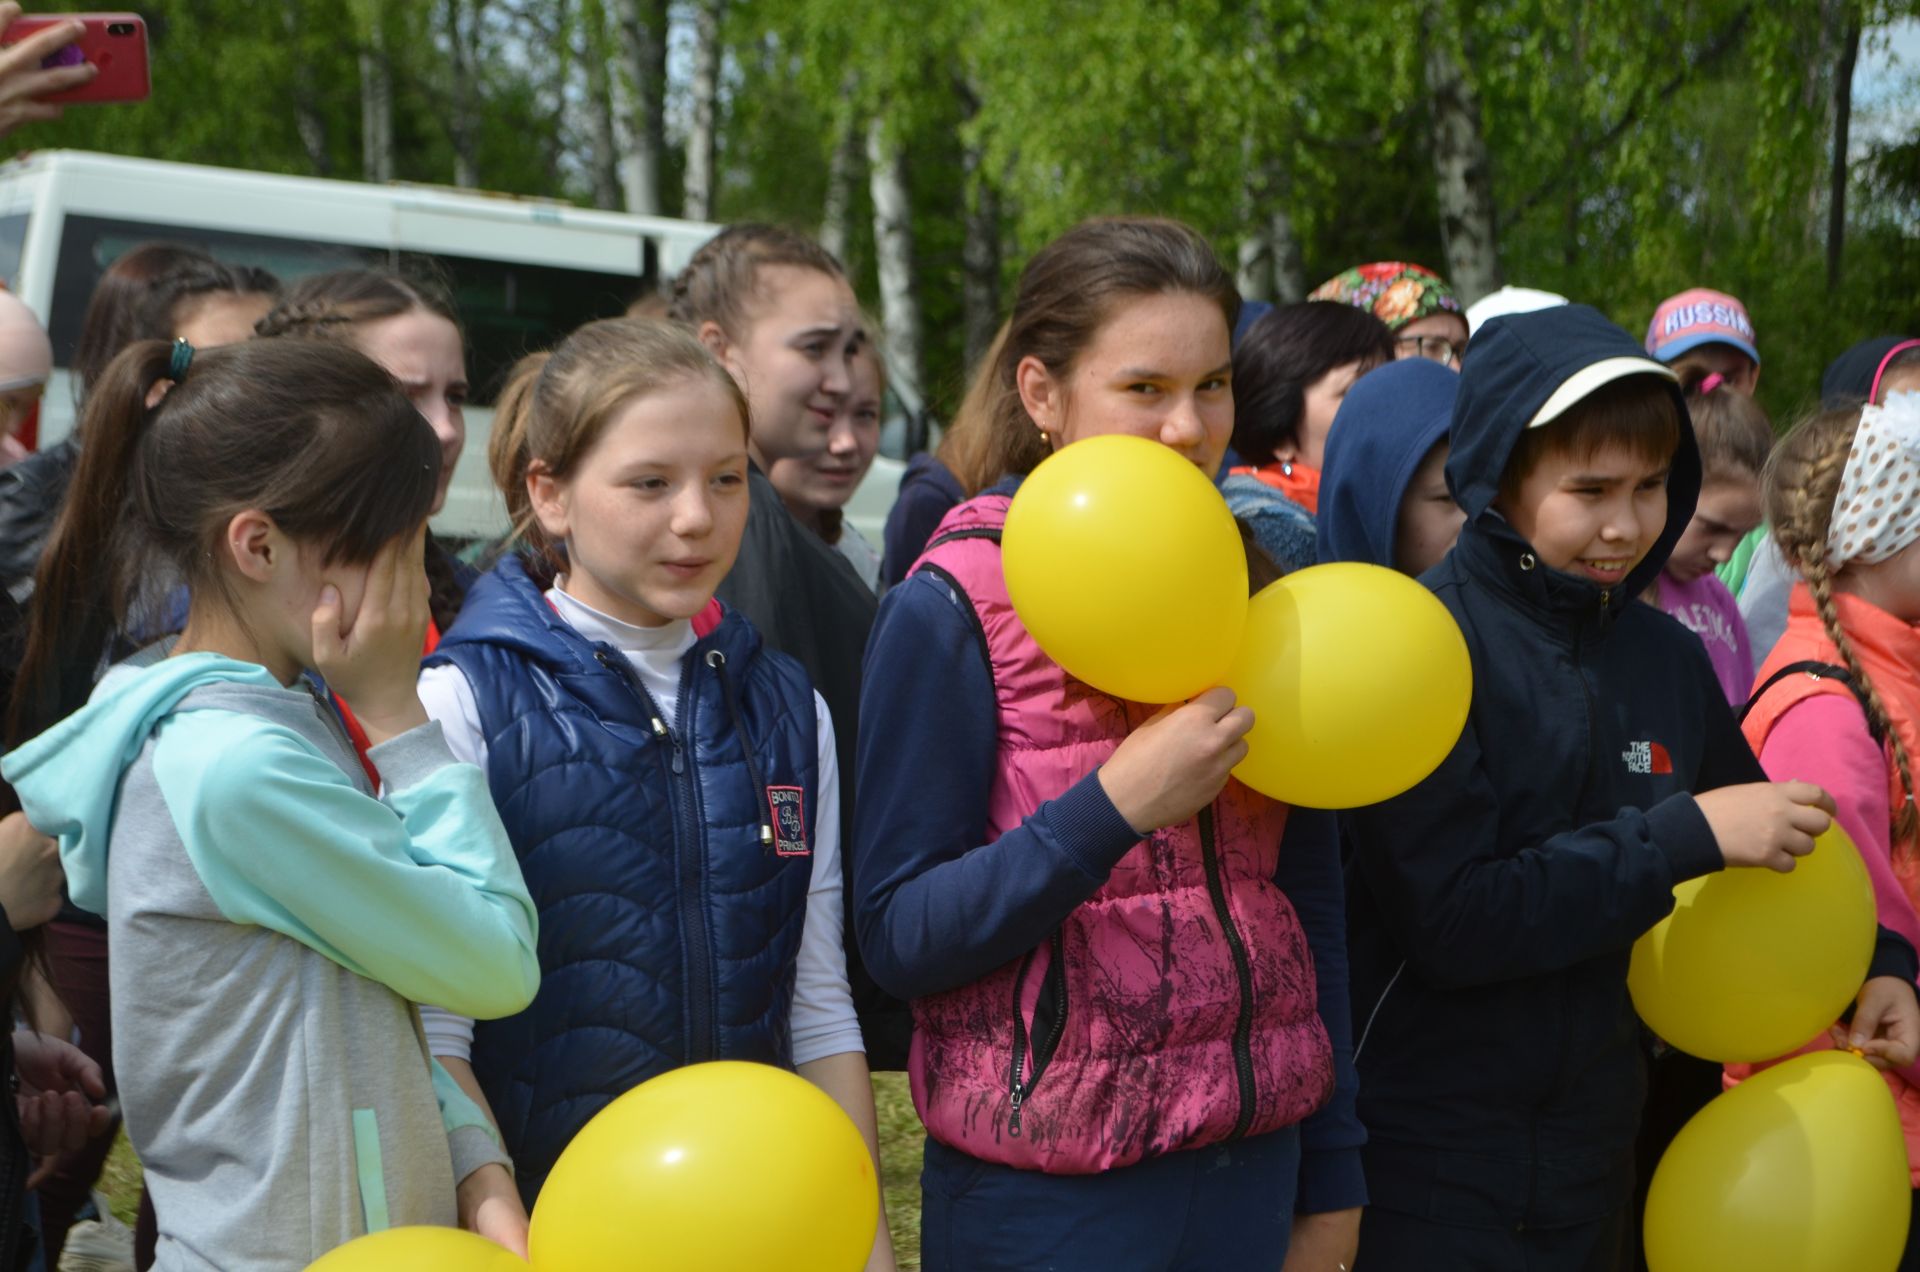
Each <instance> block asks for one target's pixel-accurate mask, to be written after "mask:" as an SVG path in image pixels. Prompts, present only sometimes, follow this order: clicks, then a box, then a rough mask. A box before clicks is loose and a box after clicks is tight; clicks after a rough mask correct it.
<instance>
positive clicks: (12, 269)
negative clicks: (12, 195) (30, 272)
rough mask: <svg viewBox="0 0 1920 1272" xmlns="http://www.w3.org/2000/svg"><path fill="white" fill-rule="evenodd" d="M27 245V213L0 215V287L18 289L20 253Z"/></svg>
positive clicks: (10, 289) (11, 289) (9, 289)
mask: <svg viewBox="0 0 1920 1272" xmlns="http://www.w3.org/2000/svg"><path fill="white" fill-rule="evenodd" d="M26 245H27V214H26V213H25V212H16V213H15V214H14V215H12V216H0V287H5V288H6V289H7V290H8V291H18V290H19V278H20V253H21V251H22V250H23V249H24V248H25V247H26Z"/></svg>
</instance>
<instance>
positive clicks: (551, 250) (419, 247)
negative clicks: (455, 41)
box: [0, 150, 917, 543]
mask: <svg viewBox="0 0 1920 1272" xmlns="http://www.w3.org/2000/svg"><path fill="white" fill-rule="evenodd" d="M718 229H719V227H718V226H715V225H708V224H704V223H700V222H695V221H680V220H674V219H671V218H667V217H651V216H635V215H631V214H628V213H624V212H601V211H596V210H592V209H587V208H579V207H575V206H573V205H572V204H569V203H564V202H560V201H557V200H551V199H535V198H523V197H519V196H511V195H495V194H484V193H478V192H474V191H467V190H450V189H445V188H442V187H438V186H416V185H406V184H398V183H396V184H393V185H386V186H378V185H368V184H365V183H362V182H355V181H329V180H323V179H320V178H316V177H290V176H280V175H277V174H272V173H262V172H241V171H236V170H232V169H227V168H209V167H203V166H200V165H197V164H182V163H163V162H159V161H157V160H149V159H128V158H122V157H120V156H116V155H99V154H88V153H84V152H79V151H61V150H53V151H43V152H40V153H37V154H32V155H29V156H27V157H25V158H22V159H16V160H13V161H11V162H7V163H4V164H0V282H3V283H4V284H5V285H6V286H7V287H8V288H9V289H11V290H12V291H14V292H15V293H16V294H18V295H19V296H20V298H21V299H22V300H24V301H25V302H26V303H27V305H28V306H29V307H31V308H32V309H33V311H34V313H36V314H37V315H39V317H40V319H41V321H42V322H44V323H45V324H46V326H47V331H48V333H49V334H50V335H51V336H52V338H53V355H54V365H55V368H56V370H55V374H54V379H53V382H52V383H51V384H49V386H48V391H47V395H46V399H45V401H44V402H43V404H42V407H41V417H40V434H39V441H40V444H41V445H46V444H47V443H49V442H54V441H58V440H59V439H61V438H62V437H65V436H66V435H67V434H68V433H69V432H70V431H71V430H72V427H73V395H72V391H71V387H70V381H69V379H68V377H67V374H66V371H65V368H66V366H67V364H68V361H69V359H70V358H71V356H72V354H73V347H74V342H75V340H76V339H77V338H78V335H79V331H80V321H81V317H82V315H83V314H84V313H85V312H86V307H87V300H88V298H89V297H90V296H91V295H92V294H93V288H94V285H95V284H96V283H97V282H98V281H99V279H100V275H101V273H102V272H103V271H104V270H105V269H106V267H107V266H108V265H110V264H111V263H112V262H113V261H114V260H115V259H116V258H118V257H119V256H120V255H121V254H122V253H123V252H125V251H127V250H128V249H129V248H131V247H134V246H135V245H137V244H140V243H144V242H148V241H151V240H155V239H164V240H169V241H172V242H178V243H190V244H194V245H196V246H200V247H203V248H205V249H206V250H207V251H208V252H210V253H212V254H213V255H214V256H216V257H218V258H220V259H222V260H228V261H232V262H235V263H237V264H247V265H257V266H260V267H263V268H265V269H268V270H271V271H272V272H273V273H274V274H276V275H278V276H279V277H280V278H281V280H282V281H291V280H293V279H296V278H300V277H302V276H304V275H308V274H317V273H323V272H325V271H327V270H334V269H347V268H356V267H366V266H379V267H384V268H390V269H397V270H401V271H421V272H426V273H429V274H433V275H435V276H438V277H440V278H441V279H443V280H444V281H445V282H446V284H447V286H448V288H449V290H450V291H451V292H452V293H453V296H454V299H455V301H456V303H457V304H458V305H459V308H460V316H461V320H462V322H463V323H464V324H465V326H466V329H467V364H468V372H469V374H470V375H471V376H472V378H473V389H474V405H473V406H470V407H469V408H468V410H467V413H466V415H467V446H466V450H465V452H464V453H463V454H462V456H461V459H460V463H459V465H458V467H457V468H456V470H455V473H454V480H453V485H452V489H451V490H450V491H449V493H448V496H447V504H446V508H445V510H444V511H443V512H442V513H441V515H440V516H439V517H438V518H436V519H435V522H434V528H435V530H436V531H438V532H440V533H443V534H446V535H448V536H451V537H457V538H481V537H492V536H494V535H497V534H498V533H500V532H501V531H502V530H503V529H504V528H505V524H506V515H505V511H504V508H503V506H502V504H501V501H500V498H499V496H498V494H497V493H496V492H495V491H494V489H493V484H492V481H491V480H490V478H489V477H488V475H487V465H486V450H487V445H486V443H487V432H488V428H489V426H490V424H491V422H492V411H491V410H490V409H488V406H489V405H490V404H491V402H492V401H493V397H494V395H495V393H496V392H497V391H498V389H499V387H500V382H501V380H502V379H503V378H504V376H505V375H506V373H507V370H508V369H509V368H510V367H511V366H512V365H513V363H514V362H515V361H516V360H517V359H518V358H519V357H520V356H521V355H522V354H524V353H527V352H529V351H531V350H535V349H544V348H550V347H551V346H552V345H554V344H555V343H557V342H558V341H559V340H560V338H561V337H563V336H565V335H566V334H567V333H568V332H569V331H571V330H573V329H574V328H575V327H577V326H579V325H580V324H581V323H583V322H587V321H590V320H592V319H594V318H605V317H610V316H613V315H617V314H619V313H621V312H623V311H624V310H625V309H626V307H627V306H628V305H629V304H630V303H631V302H632V301H633V300H635V299H636V298H637V297H639V296H641V295H643V294H649V293H652V292H655V291H657V290H659V288H660V287H661V285H662V283H663V282H664V280H667V279H670V278H672V277H673V276H674V275H675V274H676V273H678V272H679V271H680V269H681V267H682V266H684V265H685V264H686V262H687V260H688V259H689V258H690V257H691V256H692V255H693V253H694V252H695V251H696V250H697V249H698V248H699V247H700V245H701V244H702V243H705V242H706V241H707V239H709V238H710V237H712V236H713V234H714V233H715V232H716V231H717V230H718ZM915 405H916V406H917V404H915ZM900 471H901V465H899V464H897V463H893V462H891V461H888V460H881V461H878V462H877V463H876V464H875V471H874V472H873V473H871V474H869V480H868V481H867V482H866V483H865V485H863V487H862V489H861V491H860V493H859V494H857V495H856V496H855V502H854V505H853V506H851V507H850V508H849V519H850V520H853V521H854V522H855V523H856V524H858V525H860V527H861V529H862V530H863V531H865V532H867V533H868V534H869V537H871V538H873V539H874V540H875V542H876V543H877V542H878V540H879V523H880V521H881V520H884V518H885V516H886V511H887V508H888V507H889V506H891V504H892V501H893V494H894V491H895V489H896V488H897V486H898V485H899V474H900Z"/></svg>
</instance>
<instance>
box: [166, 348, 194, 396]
mask: <svg viewBox="0 0 1920 1272" xmlns="http://www.w3.org/2000/svg"><path fill="white" fill-rule="evenodd" d="M192 365H193V346H192V345H190V344H188V343H187V338H186V337H185V336H181V337H179V338H178V339H176V340H175V341H174V342H173V353H172V355H171V356H169V357H168V358H167V379H169V380H172V381H173V382H174V383H175V384H178V383H179V382H180V381H182V380H184V379H186V378H187V368H188V367H190V366H192Z"/></svg>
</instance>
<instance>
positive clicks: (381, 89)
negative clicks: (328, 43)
mask: <svg viewBox="0 0 1920 1272" xmlns="http://www.w3.org/2000/svg"><path fill="white" fill-rule="evenodd" d="M363 12H364V14H365V21H364V23H363V24H362V27H361V36H362V41H361V45H360V156H361V158H360V169H361V173H362V175H363V176H364V177H365V179H366V180H368V181H373V182H386V181H391V180H393V67H392V65H391V64H390V63H389V62H388V60H387V36H386V23H385V21H384V20H383V18H382V17H381V13H380V6H379V5H377V4H376V5H373V6H370V7H369V8H367V9H365V10H364V11H363Z"/></svg>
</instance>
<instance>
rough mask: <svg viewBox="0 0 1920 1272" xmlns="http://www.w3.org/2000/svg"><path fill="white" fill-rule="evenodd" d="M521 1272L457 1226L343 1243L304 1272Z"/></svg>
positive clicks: (482, 1240)
mask: <svg viewBox="0 0 1920 1272" xmlns="http://www.w3.org/2000/svg"><path fill="white" fill-rule="evenodd" d="M516 1269H517V1272H527V1265H526V1264H525V1263H523V1262H521V1261H520V1260H519V1259H517V1258H515V1257H514V1256H513V1255H511V1254H508V1253H507V1252H506V1251H505V1250H502V1249H501V1248H500V1247H499V1246H497V1245H495V1244H494V1243H493V1242H491V1241H488V1240H487V1239H486V1238H485V1237H476V1236H474V1235H473V1234H472V1233H471V1232H462V1231H460V1230H459V1229H458V1228H389V1229H387V1230H386V1231H385V1232H370V1233H368V1234H367V1235H366V1236H364V1237H360V1238H357V1239H356V1240H353V1241H349V1242H347V1244H345V1245H343V1246H339V1247H337V1248H335V1249H334V1250H332V1251H331V1252H329V1253H327V1254H324V1255H322V1256H320V1258H319V1259H318V1260H316V1261H315V1262H313V1263H310V1264H308V1265H307V1272H516Z"/></svg>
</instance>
